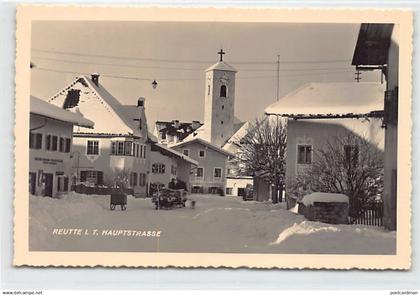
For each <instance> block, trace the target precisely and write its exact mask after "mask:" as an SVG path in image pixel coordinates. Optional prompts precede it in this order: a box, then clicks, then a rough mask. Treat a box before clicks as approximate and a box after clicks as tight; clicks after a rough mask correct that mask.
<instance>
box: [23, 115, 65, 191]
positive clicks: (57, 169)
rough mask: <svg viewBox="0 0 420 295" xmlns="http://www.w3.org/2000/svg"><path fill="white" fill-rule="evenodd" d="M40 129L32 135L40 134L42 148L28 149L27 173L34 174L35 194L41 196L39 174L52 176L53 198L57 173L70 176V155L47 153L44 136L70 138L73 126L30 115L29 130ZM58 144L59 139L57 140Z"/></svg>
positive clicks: (57, 152) (55, 152)
mask: <svg viewBox="0 0 420 295" xmlns="http://www.w3.org/2000/svg"><path fill="white" fill-rule="evenodd" d="M41 126H42V127H41ZM36 127H41V128H39V129H36V130H34V131H33V132H34V133H41V134H42V148H41V149H29V172H32V173H36V179H37V181H36V187H35V190H36V194H41V189H42V187H41V186H40V184H39V183H38V177H39V173H40V171H41V170H42V171H43V173H44V174H45V173H51V174H53V197H54V196H56V195H57V176H58V175H56V174H57V173H58V174H61V173H63V175H65V176H70V166H71V165H70V154H71V146H70V153H64V152H59V151H47V150H46V149H45V137H46V135H48V134H49V135H53V136H54V135H55V136H58V138H59V137H65V138H70V139H71V138H72V132H73V125H72V124H69V123H64V122H60V121H57V120H51V119H47V118H44V117H40V116H37V115H34V114H31V115H30V129H33V128H36ZM58 144H59V139H58Z"/></svg>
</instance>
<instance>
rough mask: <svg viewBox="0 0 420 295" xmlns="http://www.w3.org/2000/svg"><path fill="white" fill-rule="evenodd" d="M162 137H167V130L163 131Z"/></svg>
mask: <svg viewBox="0 0 420 295" xmlns="http://www.w3.org/2000/svg"><path fill="white" fill-rule="evenodd" d="M162 139H166V132H165V131H163V132H162Z"/></svg>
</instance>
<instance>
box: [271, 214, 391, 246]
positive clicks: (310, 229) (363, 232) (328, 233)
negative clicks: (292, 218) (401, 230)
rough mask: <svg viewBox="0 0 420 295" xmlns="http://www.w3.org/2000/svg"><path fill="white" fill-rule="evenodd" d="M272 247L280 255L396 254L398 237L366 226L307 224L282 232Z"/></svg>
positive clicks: (296, 225) (293, 226)
mask: <svg viewBox="0 0 420 295" xmlns="http://www.w3.org/2000/svg"><path fill="white" fill-rule="evenodd" d="M270 246H271V247H273V248H275V249H277V251H278V252H280V253H304V254H308V253H311V254H325V253H328V254H394V253H395V251H396V233H395V232H389V231H385V230H383V229H382V228H378V227H368V226H364V225H342V224H341V225H330V224H326V223H321V222H313V221H303V222H301V223H294V224H293V225H291V226H290V227H288V228H286V229H284V230H283V231H282V232H280V233H279V235H278V237H277V239H276V240H275V241H274V242H272V243H270Z"/></svg>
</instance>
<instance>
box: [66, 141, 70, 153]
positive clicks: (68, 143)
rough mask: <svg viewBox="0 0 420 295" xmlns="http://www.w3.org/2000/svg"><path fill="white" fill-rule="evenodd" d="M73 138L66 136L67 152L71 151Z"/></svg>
mask: <svg viewBox="0 0 420 295" xmlns="http://www.w3.org/2000/svg"><path fill="white" fill-rule="evenodd" d="M70 145H71V139H70V138H66V153H70Z"/></svg>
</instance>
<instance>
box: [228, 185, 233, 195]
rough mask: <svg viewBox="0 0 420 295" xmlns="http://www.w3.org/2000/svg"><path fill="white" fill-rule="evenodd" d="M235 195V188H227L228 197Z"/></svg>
mask: <svg viewBox="0 0 420 295" xmlns="http://www.w3.org/2000/svg"><path fill="white" fill-rule="evenodd" d="M232 194H233V188H231V187H227V188H226V195H232Z"/></svg>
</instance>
